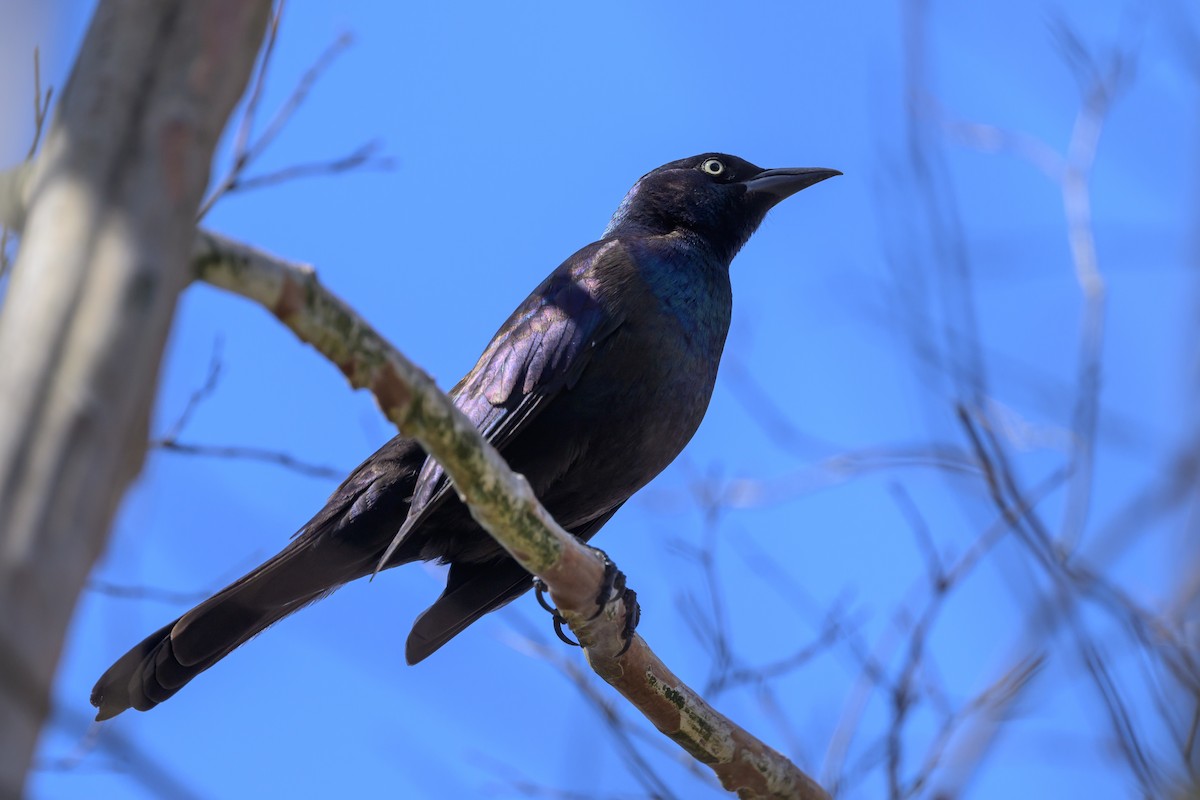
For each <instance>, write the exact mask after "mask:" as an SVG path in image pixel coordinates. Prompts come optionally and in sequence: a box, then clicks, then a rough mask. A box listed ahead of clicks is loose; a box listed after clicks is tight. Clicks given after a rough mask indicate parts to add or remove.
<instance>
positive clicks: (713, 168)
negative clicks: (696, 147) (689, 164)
mask: <svg viewBox="0 0 1200 800" xmlns="http://www.w3.org/2000/svg"><path fill="white" fill-rule="evenodd" d="M700 169H701V170H703V171H704V172H707V173H708V174H709V175H720V174H722V173H724V172H725V165H724V164H722V163H721V160H720V159H718V158H710V159H708V160H706V161H705V162H704V163H703V164H701V165H700Z"/></svg>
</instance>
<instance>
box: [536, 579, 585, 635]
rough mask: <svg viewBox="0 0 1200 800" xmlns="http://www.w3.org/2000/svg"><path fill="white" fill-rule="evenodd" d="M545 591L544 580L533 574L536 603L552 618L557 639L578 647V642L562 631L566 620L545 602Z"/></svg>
mask: <svg viewBox="0 0 1200 800" xmlns="http://www.w3.org/2000/svg"><path fill="white" fill-rule="evenodd" d="M546 591H547V587H546V582H545V581H544V580H542V579H541V578H538V577H536V576H535V577H534V579H533V593H534V596H536V597H537V601H538V605H539V606H541V607H542V608H544V609H546V611H547V612H549V614H550V616H551V617H553V618H554V633H555V634H557V635H558V638H559V639H561V640H562V641H564V642H566V643H567V644H569V645H571V646H572V647H579V646H580V645H579V642H577V641H575V640H574V639H572V638H571V637H570V636H567V634H566V633H565V632H563V625H564V624H565V623H566V620H565V619H564V618H563V615H562V614H560V613H558V609H557V608H555V607H554V606H552V605H550V604H549V603H548V602H546Z"/></svg>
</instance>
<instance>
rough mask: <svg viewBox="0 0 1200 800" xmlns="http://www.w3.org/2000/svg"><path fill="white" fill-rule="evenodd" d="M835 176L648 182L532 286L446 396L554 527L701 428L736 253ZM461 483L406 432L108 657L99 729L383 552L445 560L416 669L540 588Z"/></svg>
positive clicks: (603, 518) (704, 173)
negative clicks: (284, 530) (785, 204)
mask: <svg viewBox="0 0 1200 800" xmlns="http://www.w3.org/2000/svg"><path fill="white" fill-rule="evenodd" d="M840 174H841V173H839V172H837V171H836V170H831V169H770V170H764V169H761V168H759V167H756V166H754V165H753V164H751V163H749V162H747V161H743V160H742V159H740V158H736V157H734V156H728V155H723V154H720V153H706V154H704V155H700V156H694V157H692V158H685V159H681V160H679V161H672V162H671V163H670V164H666V165H665V166H662V167H659V168H658V169H656V170H654V171H652V172H650V173H648V174H646V175H644V176H643V177H642V178H641V179H640V180H639V181H638V182H637V183H636V184H634V186H633V188H632V189H630V190H629V193H628V194H627V195H626V196H625V198H624V200H622V201H621V205H620V206H619V207H618V208H617V211H616V214H614V215H613V218H612V221H611V222H609V224H608V227H607V228H606V229H605V231H604V234H603V236H601V238H600V240H599V241H597V242H593V243H592V244H589V245H588V246H586V247H584V248H583V249H582V250H580V251H579V252H577V253H575V255H573V256H571V257H570V258H568V259H567V260H566V261H565V262H563V264H562V265H561V266H560V267H559V268H558V269H556V270H554V272H552V273H551V274H550V276H549V277H548V278H546V280H544V281H543V282H542V283H541V285H539V286H538V287H537V288H536V289H534V291H533V293H532V294H531V295H530V296H529V297H528V298H527V299H526V300H525V302H523V303H522V304H521V305H520V306H519V307H518V308H517V310H516V311H514V312H513V314H512V316H510V317H509V318H508V320H507V321H506V322H505V323H504V324H503V325H501V326H500V330H499V331H497V332H496V335H495V336H494V337H493V338H492V341H491V343H490V344H488V346H487V349H486V350H484V352H483V355H482V356H481V357H480V359H479V361H478V363H477V364H476V365H475V367H474V368H473V369H472V370H471V371H470V372H469V373H467V375H466V376H465V377H464V378H463V379H462V380H461V381H459V382H458V384H457V385H456V386H455V387H454V388H453V389H451V390H450V397H451V398H453V400H454V403H455V405H456V406H458V408H459V409H461V410H462V412H463V413H464V414H466V415H467V416H468V417H469V418H470V419H471V420H472V422H474V423H475V425H476V426H478V428H479V430H480V431H481V432H482V433H483V435H484V436H485V437H486V438H487V439H488V440H489V441H490V442H491V443H492V444H494V445H495V446H496V447H497V448H498V449H499V450H500V452H501V453H503V455H504V457H505V458H506V459H507V460H508V463H509V464H510V465H511V466H512V468H513V469H514V470H516V471H517V472H519V473H521V474H523V475H524V476H525V477H526V478H527V479H528V480H529V483H530V485H531V486H532V488H533V490H534V492H535V493H536V494H537V496H538V497H539V498H540V499H541V501H542V503H543V504H544V505H545V507H546V508H547V510H548V511H549V512H550V513H551V514H552V515H553V516H554V518H555V519H556V520H557V521H558V522H559V524H561V525H562V526H563V527H564V528H566V529H567V530H569V531H571V532H572V533H574V534H575V535H576V536H578V537H579V538H580V539H583V540H584V541H586V540H588V539H590V538H591V537H592V535H593V534H595V533H596V531H598V530H599V529H600V528H601V527H602V526H603V525H604V524H605V523H606V522H608V520H609V519H610V518H611V517H612V516H613V514H615V513H616V511H617V509H619V508H620V507H621V504H622V503H624V502H625V501H626V500H628V499H629V497H630V496H631V495H632V494H633V493H634V492H636V491H637V490H638V489H640V488H642V487H643V486H645V485H646V484H647V483H648V482H649V481H650V480H651V479H652V478H653V477H654V476H655V475H657V474H658V473H659V472H661V471H662V470H663V469H664V468H665V467H666V466H667V465H668V464H670V463H671V461H673V460H674V459H675V457H676V456H677V455H679V453H680V451H681V450H683V448H684V445H686V444H687V443H688V440H690V439H691V438H692V434H693V433H695V432H696V428H697V427H698V426H699V425H700V420H701V419H702V418H703V417H704V412H705V410H706V409H707V407H708V401H709V397H710V396H711V394H712V390H713V384H714V382H715V380H716V377H717V366H718V364H719V362H720V359H721V350H722V348H723V347H724V344H725V334H726V332H727V331H728V329H729V317H730V311H731V303H732V294H731V290H730V285H729V264H730V261H732V259H733V257H734V255H736V254H737V252H738V250H739V249H741V247H742V245H743V244H745V243H746V240H747V239H749V238H750V235H751V234H752V233H754V230H755V229H756V228H757V227H758V225H759V223H761V222H762V220H763V217H764V216H766V213H767V211H768V210H769V209H770V208H771V207H772V206H774V205H775V204H776V203H778V202H779V201H780V200H782V199H784V198H785V197H788V196H789V195H791V194H794V193H795V192H798V191H800V190H801V189H804V188H805V187H807V186H811V185H813V184H814V183H817V182H819V181H822V180H825V179H826V178H829V177H832V176H834V175H840ZM447 488H448V486H447V481H446V478H445V476H444V474H443V472H442V470H441V467H440V466H439V465H438V464H437V462H435V461H434V460H433V459H431V458H427V457H426V454H425V452H424V451H423V450H422V449H421V448H420V446H418V445H417V443H416V442H414V441H412V440H411V439H406V438H404V436H402V435H401V436H397V437H396V438H394V439H392V440H391V441H390V442H388V443H387V444H385V445H384V446H383V447H382V448H380V450H379V451H378V452H377V453H375V454H374V455H373V456H371V457H370V458H368V459H367V460H366V461H364V462H363V463H362V465H361V466H359V467H358V468H357V469H355V470H354V472H352V473H351V474H350V476H349V477H348V478H346V480H345V482H343V483H342V485H341V486H340V487H338V489H337V491H335V492H334V493H333V495H332V496H331V497H330V498H329V501H328V502H327V503H326V505H325V507H324V508H322V509H321V510H320V512H318V513H317V515H316V516H315V517H313V518H312V519H311V520H310V521H309V522H308V523H307V524H306V525H305V526H304V527H303V528H301V529H300V531H299V533H297V535H296V536H295V537H294V538H293V539H292V541H291V542H290V543H289V544H288V545H287V547H285V548H284V549H283V550H282V551H281V552H280V553H279V554H278V555H276V556H275V557H274V558H272V559H270V560H269V561H267V562H266V563H264V564H263V565H262V566H260V567H258V568H257V569H255V570H254V571H253V572H250V573H249V574H248V575H246V576H244V577H242V578H241V579H239V580H238V581H236V582H235V583H233V584H231V585H230V586H228V587H226V588H225V589H222V590H221V591H220V592H218V593H217V594H215V595H213V596H212V597H211V598H209V599H208V600H205V601H204V602H202V603H200V605H198V606H196V607H195V608H193V609H192V610H191V611H189V612H187V613H186V614H184V615H183V616H182V617H180V618H179V619H177V620H175V621H173V622H171V623H169V624H167V625H166V626H164V627H163V628H161V629H160V630H158V631H155V632H154V633H152V634H151V635H150V636H149V637H147V638H146V639H145V641H143V642H142V643H140V644H138V645H137V646H136V647H134V648H133V649H132V650H130V651H129V652H128V653H126V654H125V655H124V656H122V657H121V659H120V660H118V661H117V662H116V663H115V664H113V665H112V667H110V668H109V669H108V671H107V672H105V673H104V675H103V676H101V678H100V680H99V681H98V682H97V683H96V686H95V688H94V689H93V690H92V697H91V700H92V704H93V705H94V706H96V707H97V708H98V709H99V711H98V713H97V714H96V718H97V719H100V720H103V719H108V718H110V717H113V716H115V715H117V714H119V713H121V712H122V711H124V710H125V709H127V708H131V707H132V708H136V709H138V710H139V711H145V710H147V709H150V708H153V707H154V706H155V705H157V704H158V703H161V702H162V701H164V700H166V699H167V698H168V697H170V696H171V695H173V694H175V692H177V691H179V689H180V688H182V687H183V686H184V685H185V684H186V683H187V682H188V681H190V680H191V679H192V678H194V677H196V676H197V675H199V674H200V673H201V672H203V671H204V670H206V669H208V668H209V667H211V666H212V665H213V664H215V663H217V661H219V660H220V659H221V658H223V657H224V656H225V655H226V654H228V653H229V652H230V651H232V650H233V649H234V648H236V647H238V646H239V645H241V644H242V643H243V642H245V641H247V640H248V639H250V638H251V637H253V636H255V635H256V634H258V633H259V632H260V631H262V630H263V629H264V628H266V627H267V626H269V625H272V624H273V623H275V622H277V621H278V620H280V619H282V618H283V617H285V616H287V615H288V614H291V613H292V612H294V611H297V610H299V609H300V608H302V607H304V606H305V605H307V604H308V603H311V602H313V601H314V600H317V599H319V598H321V597H324V596H325V595H327V594H329V593H330V592H332V591H333V590H334V589H336V588H337V587H339V586H341V585H342V584H344V583H346V582H348V581H352V580H354V579H356V578H361V577H363V576H365V575H369V574H371V573H372V572H374V571H375V569H376V567H377V566H379V565H380V562H381V559H383V557H384V555H385V553H387V557H386V559H384V560H383V562H382V564H381V565H382V566H383V567H385V568H391V567H395V566H399V565H401V564H407V563H409V562H412V561H418V560H432V559H437V560H438V561H440V562H442V563H449V564H450V574H449V577H448V579H447V582H446V589H445V591H444V592H443V593H442V595H441V597H439V598H438V599H437V601H436V602H434V604H433V605H432V606H431V607H430V608H429V609H427V610H426V611H425V612H424V613H423V614H421V616H420V617H419V618H418V619H417V621H416V623H415V624H414V625H413V629H412V632H411V633H410V634H409V636H408V643H407V648H406V656H407V659H408V662H409V663H410V664H415V663H417V662H419V661H421V660H422V659H424V658H426V657H427V656H429V655H430V654H431V653H433V652H434V651H435V650H437V649H438V648H439V647H441V646H442V645H443V644H445V643H446V642H447V641H449V640H450V639H451V638H453V637H454V636H456V635H457V634H458V633H460V632H461V631H462V630H463V629H464V628H466V627H467V626H468V625H470V624H471V623H472V622H474V621H475V620H477V619H478V618H479V617H481V616H482V615H483V614H486V613H487V612H489V611H492V610H494V609H496V608H499V607H500V606H502V605H504V604H505V603H507V602H509V601H511V600H512V599H513V598H515V597H517V596H519V595H521V594H522V593H524V592H525V591H526V590H527V589H529V588H530V586H531V580H530V575H529V574H528V573H527V572H525V570H524V569H522V568H521V567H520V566H519V565H518V564H517V563H516V562H514V561H513V560H512V559H511V558H509V557H508V556H507V555H506V554H505V553H504V551H503V550H501V549H500V547H499V545H497V544H496V543H495V541H494V540H493V539H492V538H491V537H490V536H488V535H487V533H485V532H484V531H483V530H482V529H481V528H479V527H478V525H476V523H475V522H474V520H472V519H471V516H470V515H469V513H468V512H467V509H466V507H465V506H464V505H463V504H462V503H461V502H460V501H459V500H458V499H457V497H456V496H455V494H454V492H452V491H447ZM389 545H394V547H393V548H392V549H389Z"/></svg>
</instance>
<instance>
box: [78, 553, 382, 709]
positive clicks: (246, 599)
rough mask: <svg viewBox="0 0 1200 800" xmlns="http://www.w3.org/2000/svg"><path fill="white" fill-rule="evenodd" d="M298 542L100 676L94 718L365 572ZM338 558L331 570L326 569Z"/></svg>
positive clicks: (181, 681)
mask: <svg viewBox="0 0 1200 800" xmlns="http://www.w3.org/2000/svg"><path fill="white" fill-rule="evenodd" d="M322 549H323V548H321V547H319V546H316V547H314V546H312V545H311V544H309V543H307V542H303V541H301V540H295V541H293V542H292V544H291V545H289V546H288V547H287V548H285V549H284V550H283V551H282V552H280V553H279V554H278V555H276V556H275V557H274V558H272V559H271V560H270V561H267V562H266V563H264V564H263V565H262V566H260V567H258V568H257V569H255V570H254V571H253V572H250V573H249V574H247V575H245V576H244V577H242V578H240V579H239V580H238V581H236V582H235V583H233V584H230V585H229V586H227V587H226V588H224V589H222V590H221V591H220V592H218V593H217V594H215V595H213V596H212V597H210V598H209V599H207V600H205V601H204V602H203V603H201V604H200V605H198V606H196V607H195V608H193V609H192V610H191V611H189V612H187V613H186V614H184V615H183V616H182V617H180V618H179V619H177V620H175V621H174V622H172V623H170V624H168V625H166V626H164V627H163V628H161V629H159V630H157V631H155V632H154V633H152V634H150V635H149V636H148V637H146V638H145V639H144V640H143V641H142V642H141V643H140V644H138V645H137V646H136V647H134V648H133V649H131V650H130V651H129V652H128V653H126V654H125V655H123V656H122V657H121V658H120V659H118V660H117V662H116V663H115V664H113V665H112V666H111V667H109V668H108V670H107V671H106V672H105V673H104V674H103V675H102V676H100V680H98V681H97V682H96V685H95V687H93V689H92V697H91V701H92V705H94V706H96V708H97V709H98V711H97V713H96V719H97V720H105V719H109V718H111V717H115V716H116V715H117V714H120V713H121V712H122V711H124V710H125V709H127V708H135V709H137V710H138V711H146V710H148V709H151V708H154V706H156V705H158V704H159V703H161V702H163V701H164V700H166V699H167V698H169V697H171V696H172V695H174V694H175V693H176V692H178V691H179V690H180V689H182V688H183V687H184V686H185V685H187V683H188V681H190V680H191V679H192V678H194V677H196V676H197V675H199V674H200V673H201V672H203V671H204V670H206V669H208V668H209V667H211V666H212V665H213V664H216V663H217V662H218V661H220V660H221V659H222V658H224V657H225V656H226V655H228V654H229V653H231V652H232V651H233V650H235V649H236V648H238V647H239V646H241V645H242V644H243V643H245V642H247V641H249V640H250V639H252V638H254V637H255V636H256V635H258V634H259V633H261V632H262V631H264V630H266V629H267V628H268V627H270V626H271V625H273V624H275V623H276V622H278V621H279V620H281V619H283V618H284V617H286V616H287V615H289V614H291V613H293V612H295V611H299V610H300V609H301V608H303V607H304V606H306V605H308V604H309V603H311V602H313V601H315V600H318V599H320V598H321V597H324V596H325V595H327V594H329V593H330V592H332V591H333V590H334V589H336V588H337V587H338V586H340V585H342V584H343V583H346V582H347V581H349V580H353V579H354V578H357V577H361V576H362V575H365V574H367V573H368V572H369V571H370V570H371V568H372V567H373V566H374V559H373V558H372V557H371V556H370V555H369V554H364V557H363V558H362V560H361V563H360V564H353V563H347V561H345V560H343V559H330V554H329V553H323V552H321V551H322ZM334 564H336V568H331V567H333V565H334Z"/></svg>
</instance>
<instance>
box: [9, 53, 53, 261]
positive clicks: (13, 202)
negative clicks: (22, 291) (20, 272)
mask: <svg viewBox="0 0 1200 800" xmlns="http://www.w3.org/2000/svg"><path fill="white" fill-rule="evenodd" d="M53 97H54V87H53V86H50V87H47V88H46V91H45V93H43V92H42V62H41V54H40V53H39V51H38V48H36V47H35V48H33V140H32V141H30V143H29V151H28V152H26V153H25V167H24V168H20V169H16V170H11V171H9V172H6V173H4V174H3V175H0V278H3V277H4V273H5V272H7V271H8V268H9V259H8V245H9V241H10V240H11V239H12V236H13V231H14V230H20V229H21V227H22V226H23V225H24V224H25V210H24V206H25V197H24V194H25V190H26V188H27V186H26V185H27V183H28V179H29V172H30V170H29V168H28V166H29V164H30V163H31V162H32V161H33V157H34V155H36V154H37V148H38V143H39V142H40V141H41V139H42V130H43V129H44V128H45V125H46V116H47V115H48V114H49V113H50V100H51V99H52V98H53Z"/></svg>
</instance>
